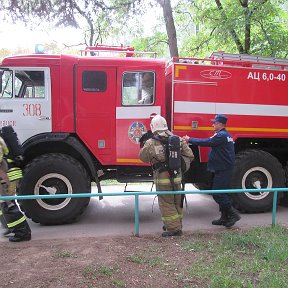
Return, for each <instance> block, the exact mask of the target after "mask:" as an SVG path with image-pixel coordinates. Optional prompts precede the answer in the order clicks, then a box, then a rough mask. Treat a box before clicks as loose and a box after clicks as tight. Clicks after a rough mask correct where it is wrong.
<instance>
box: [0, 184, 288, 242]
mask: <svg viewBox="0 0 288 288" xmlns="http://www.w3.org/2000/svg"><path fill="white" fill-rule="evenodd" d="M124 189H125V185H124V184H119V185H111V186H103V187H102V190H103V192H123V191H124ZM126 190H128V191H150V190H151V184H145V185H144V184H142V185H140V184H138V185H135V184H133V185H132V184H131V185H128V186H127V187H126ZM152 190H153V191H154V189H152ZM186 190H189V191H190V190H196V189H195V188H194V187H193V186H192V185H186ZM92 192H93V193H97V191H96V188H95V187H93V188H92ZM186 197H187V206H186V205H184V220H183V232H184V233H185V231H186V232H189V233H191V232H199V231H203V232H205V231H221V230H225V229H226V228H225V227H223V226H213V225H211V221H212V220H213V219H216V218H218V217H219V211H218V206H217V204H216V203H215V202H214V200H213V198H212V196H210V195H203V194H202V195H201V194H190V195H187V196H186ZM134 204H135V198H134V196H107V197H105V198H104V199H103V200H99V199H98V197H93V198H91V201H90V203H89V206H88V207H87V209H86V210H85V212H84V213H83V214H82V215H81V216H80V217H79V218H78V221H77V222H75V223H72V224H67V225H58V226H45V225H40V224H36V223H34V222H32V221H31V220H28V222H29V225H30V227H31V229H32V238H33V240H45V239H70V238H78V237H109V236H111V237H112V236H113V237H115V236H125V235H127V236H130V235H133V234H135V214H134ZM241 217H242V219H241V220H240V221H239V222H237V223H236V225H235V226H234V227H235V228H238V229H247V228H251V227H257V226H271V224H272V213H271V212H267V213H258V214H241ZM276 222H277V224H282V225H285V226H288V208H287V207H282V206H278V208H277V215H276ZM162 225H163V224H162V221H161V218H160V211H159V208H158V201H157V197H155V195H151V196H150V195H143V196H139V235H140V237H141V235H145V234H153V235H159V236H160V235H161V233H162ZM3 241H7V239H5V238H3V237H2V238H1V237H0V242H3Z"/></svg>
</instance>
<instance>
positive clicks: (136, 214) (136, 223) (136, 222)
mask: <svg viewBox="0 0 288 288" xmlns="http://www.w3.org/2000/svg"><path fill="white" fill-rule="evenodd" d="M135 235H136V236H137V237H139V195H137V194H135Z"/></svg>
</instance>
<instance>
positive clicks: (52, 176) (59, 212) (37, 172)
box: [18, 153, 91, 225]
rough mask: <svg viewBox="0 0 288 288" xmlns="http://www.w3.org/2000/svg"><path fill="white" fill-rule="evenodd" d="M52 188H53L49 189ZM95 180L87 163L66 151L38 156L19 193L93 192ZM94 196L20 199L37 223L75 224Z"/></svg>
mask: <svg viewBox="0 0 288 288" xmlns="http://www.w3.org/2000/svg"><path fill="white" fill-rule="evenodd" d="M48 189H50V191H49V190H48ZM90 192H91V183H90V181H89V177H88V175H87V173H86V171H85V169H84V168H83V166H82V165H81V164H80V163H79V162H78V161H76V160H75V159H74V158H72V157H70V156H68V155H64V154H56V153H51V154H46V155H42V156H40V157H38V158H35V159H34V160H33V161H32V162H30V163H29V164H28V165H27V166H26V167H25V170H24V178H23V179H22V180H21V182H20V187H19V192H18V194H19V195H33V194H34V195H49V194H70V193H71V194H75V193H90ZM89 201H90V198H58V199H57V198H54V199H36V200H22V201H19V203H20V207H21V210H22V211H23V212H24V213H25V214H26V216H27V217H28V218H31V219H32V220H33V221H34V222H36V223H41V224H46V225H56V224H65V223H71V222H73V221H75V220H76V218H77V217H78V216H79V215H80V214H82V213H83V211H84V210H85V208H86V207H87V205H88V204H89Z"/></svg>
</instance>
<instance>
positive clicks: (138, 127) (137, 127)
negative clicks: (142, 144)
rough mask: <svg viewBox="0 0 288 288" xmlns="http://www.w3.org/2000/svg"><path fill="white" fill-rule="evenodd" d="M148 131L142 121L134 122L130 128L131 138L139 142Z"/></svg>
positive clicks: (129, 135)
mask: <svg viewBox="0 0 288 288" xmlns="http://www.w3.org/2000/svg"><path fill="white" fill-rule="evenodd" d="M146 132H147V129H146V127H145V125H144V124H143V123H141V122H134V123H132V124H131V125H130V127H129V130H128V137H129V139H130V140H131V141H132V142H133V143H135V144H139V140H140V138H141V137H142V135H143V134H145V133H146Z"/></svg>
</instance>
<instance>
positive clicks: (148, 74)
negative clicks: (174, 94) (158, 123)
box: [116, 67, 165, 165]
mask: <svg viewBox="0 0 288 288" xmlns="http://www.w3.org/2000/svg"><path fill="white" fill-rule="evenodd" d="M159 75H160V72H159V71H157V70H156V69H152V68H151V67H147V68H146V69H145V68H143V67H141V68H139V69H137V68H135V67H133V69H131V68H130V69H129V68H126V69H125V68H123V69H122V68H121V69H119V73H118V80H117V83H118V87H117V107H116V127H117V128H116V139H117V146H116V163H117V164H118V165H121V164H123V165H129V164H130V165H137V164H139V165H143V162H142V161H141V160H140V159H139V149H140V146H139V140H140V138H141V136H142V135H143V134H144V133H146V132H147V131H148V130H150V122H151V118H152V117H153V116H154V115H156V114H161V112H162V113H164V112H165V111H164V109H162V111H161V102H163V101H162V100H161V98H160V91H161V90H162V95H163V94H164V81H163V83H162V80H163V79H162V78H160V76H159ZM163 75H164V73H163ZM156 82H157V85H156Z"/></svg>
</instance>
